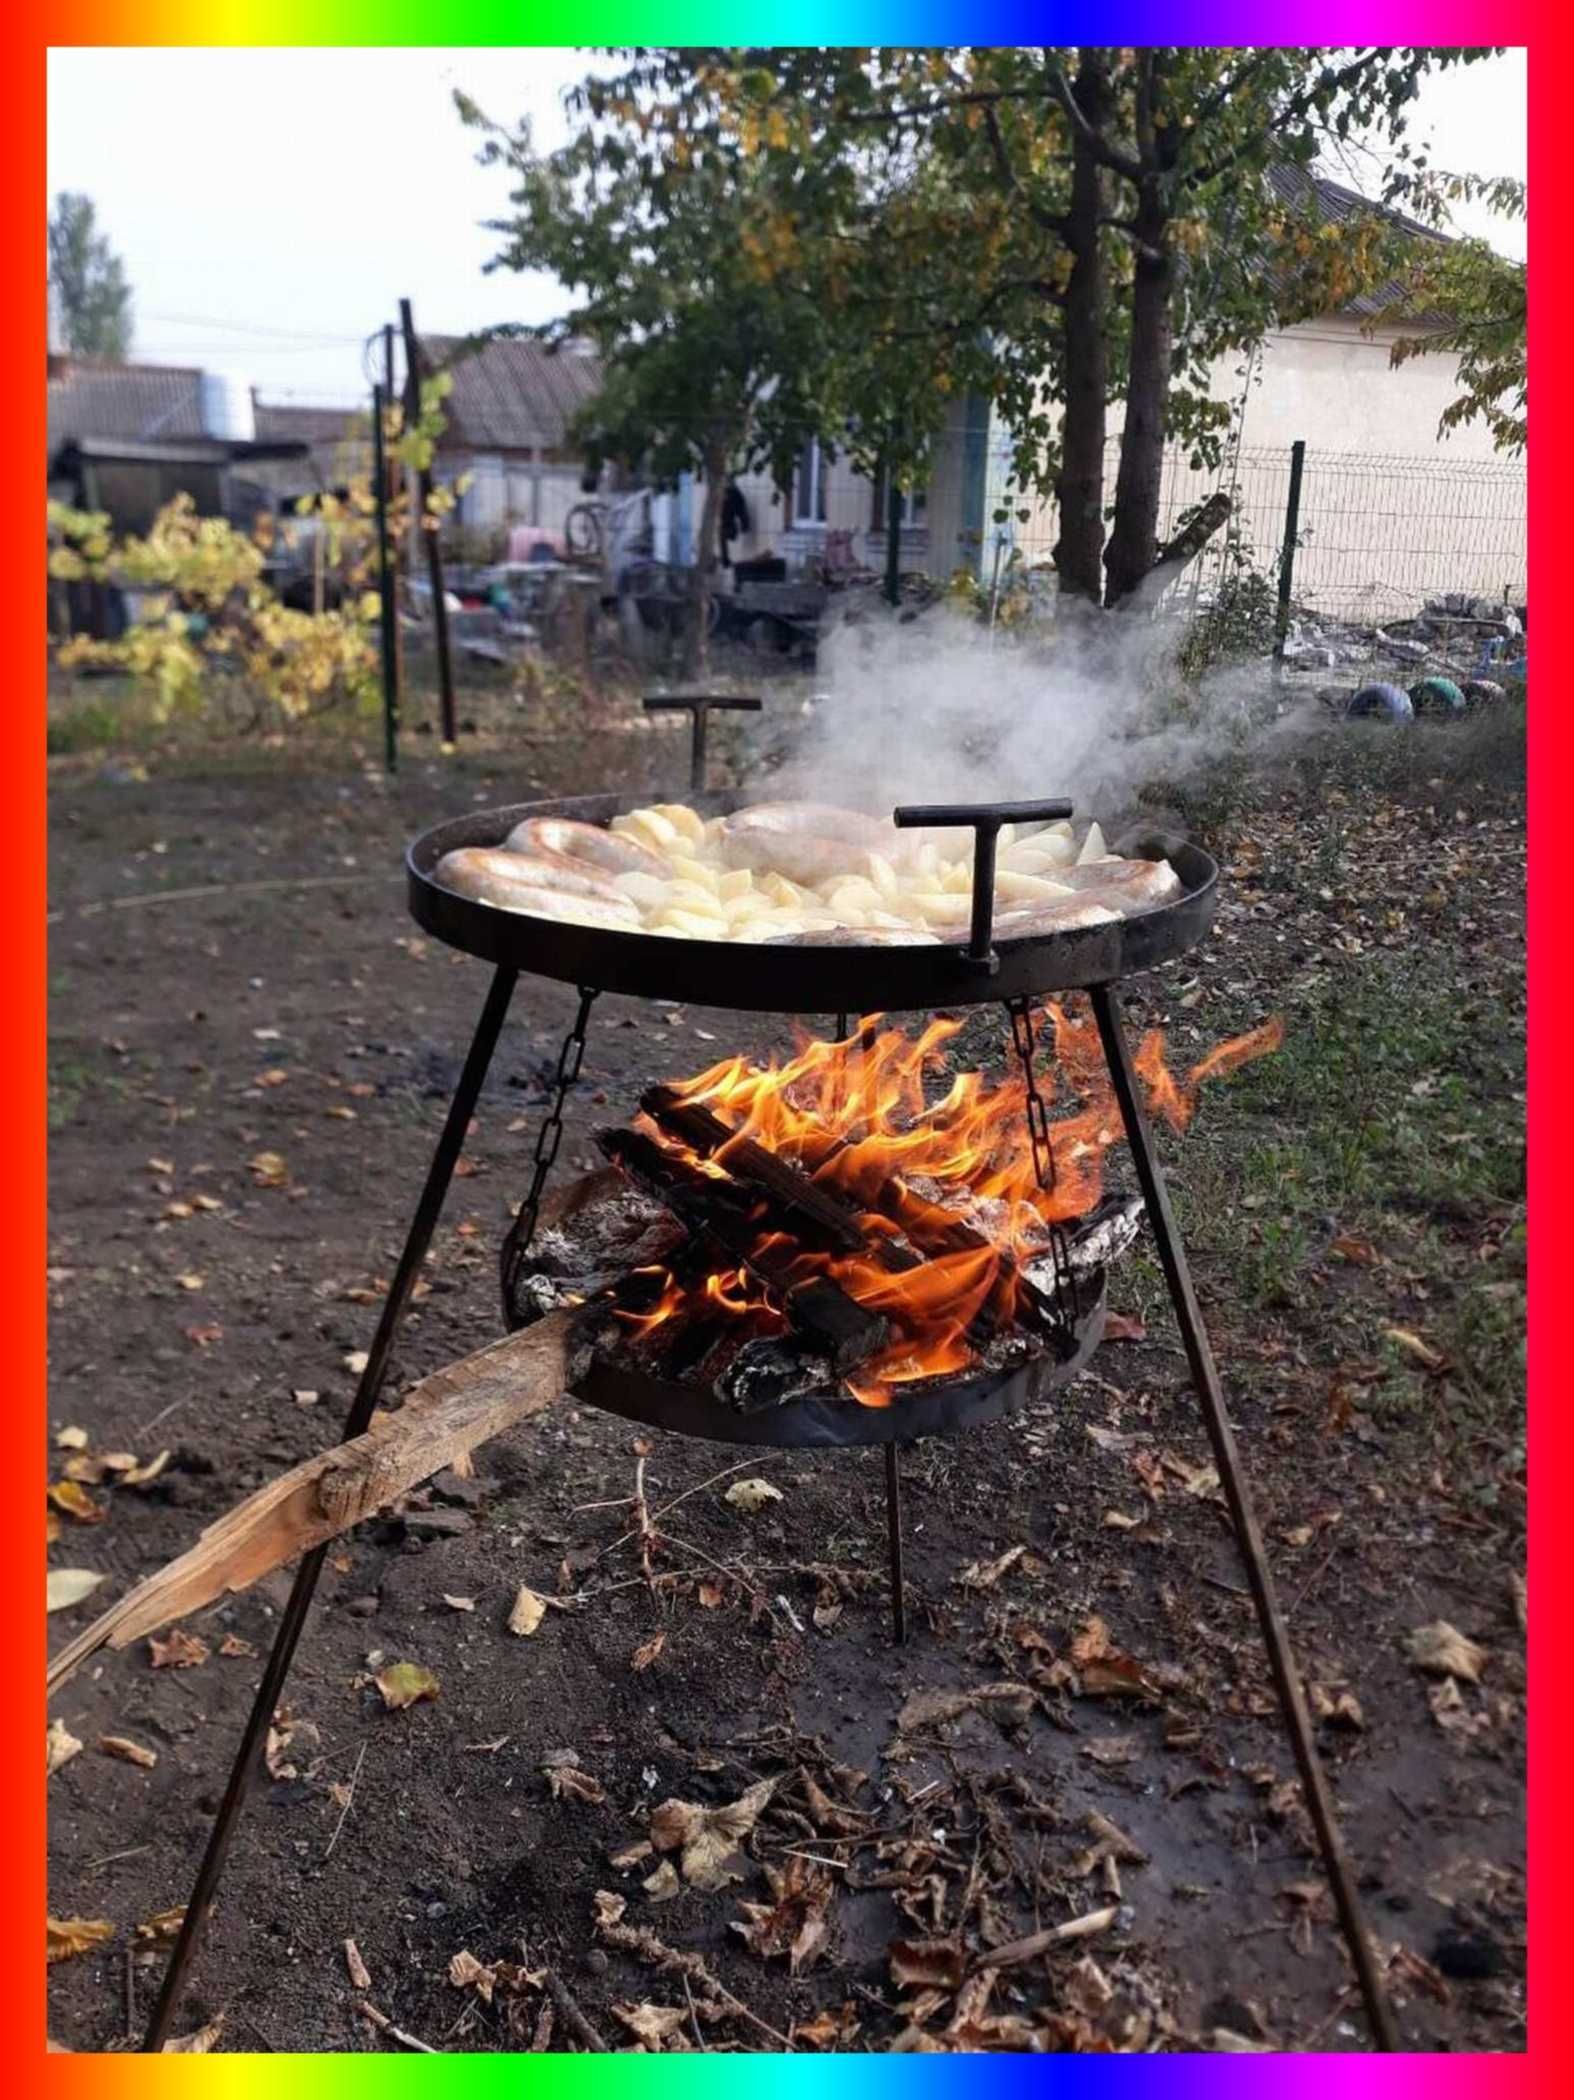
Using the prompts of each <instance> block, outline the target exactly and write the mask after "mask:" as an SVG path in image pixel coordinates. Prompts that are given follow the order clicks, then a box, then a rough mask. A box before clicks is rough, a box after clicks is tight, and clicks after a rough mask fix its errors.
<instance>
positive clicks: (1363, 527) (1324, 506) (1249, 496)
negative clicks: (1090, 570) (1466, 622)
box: [731, 427, 1527, 626]
mask: <svg viewBox="0 0 1574 2100" xmlns="http://www.w3.org/2000/svg"><path fill="white" fill-rule="evenodd" d="M1117 457H1118V444H1117V442H1116V441H1112V442H1111V445H1110V456H1109V461H1108V466H1107V471H1106V475H1105V487H1106V490H1107V491H1108V492H1109V493H1110V494H1111V495H1113V490H1114V486H1115V467H1116V460H1117ZM1290 475H1291V448H1290V447H1289V446H1288V445H1285V446H1284V447H1282V448H1278V447H1275V448H1271V449H1264V448H1257V449H1250V448H1232V449H1230V450H1227V451H1226V453H1225V456H1224V457H1223V459H1222V460H1221V461H1220V463H1219V464H1218V465H1217V466H1214V467H1197V466H1194V465H1192V463H1191V462H1190V460H1189V459H1188V457H1187V455H1186V453H1185V451H1184V450H1183V449H1182V448H1180V447H1178V446H1177V447H1172V448H1170V450H1169V451H1168V453H1167V454H1166V457H1165V462H1164V475H1163V482H1162V488H1161V497H1160V507H1159V539H1160V542H1161V544H1162V543H1163V542H1166V541H1168V540H1170V539H1172V538H1173V537H1174V535H1175V534H1176V532H1177V531H1178V530H1179V529H1180V527H1181V526H1182V525H1183V524H1184V522H1185V521H1186V519H1187V518H1188V516H1189V515H1190V514H1191V513H1192V512H1193V511H1195V509H1196V508H1197V507H1198V506H1199V505H1200V504H1201V503H1203V502H1204V501H1205V499H1206V498H1207V497H1209V496H1210V495H1212V494H1214V493H1215V492H1216V491H1219V490H1222V491H1224V492H1225V493H1227V494H1228V495H1229V496H1230V498H1231V513H1230V519H1229V523H1228V526H1227V527H1226V528H1225V529H1224V530H1222V531H1220V532H1219V533H1217V534H1215V536H1214V537H1213V539H1212V540H1211V541H1210V542H1209V543H1208V545H1207V547H1206V549H1205V550H1204V552H1203V554H1202V555H1201V556H1200V557H1199V558H1198V559H1197V560H1196V561H1194V562H1193V563H1192V565H1191V567H1190V569H1189V570H1188V572H1187V573H1186V575H1185V577H1184V579H1183V581H1182V584H1181V586H1180V588H1179V590H1178V591H1177V592H1176V593H1175V602H1174V609H1175V610H1177V611H1183V612H1184V611H1187V610H1190V611H1192V612H1200V611H1202V610H1205V609H1206V608H1207V607H1209V606H1210V605H1212V604H1215V603H1217V602H1218V600H1219V598H1220V596H1221V594H1223V593H1224V592H1225V591H1226V589H1227V587H1228V586H1229V585H1230V584H1231V582H1232V581H1235V580H1237V579H1238V578H1239V577H1240V576H1241V575H1242V574H1243V573H1244V572H1246V571H1248V570H1256V571H1258V572H1261V573H1262V574H1264V575H1267V576H1268V577H1270V578H1273V579H1277V577H1278V574H1279V570H1280V564H1281V562H1282V560H1283V556H1284V548H1285V537H1286V530H1287V524H1286V520H1287V506H1288V501H1289V494H1290ZM748 495H749V499H750V507H751V511H752V513H753V518H752V529H751V531H750V532H749V533H748V535H746V536H745V537H744V538H743V539H742V540H741V541H740V543H739V544H738V546H737V547H735V548H734V549H732V550H731V551H732V552H733V554H734V556H735V558H741V559H743V560H744V561H745V562H761V561H763V562H765V563H767V564H771V565H775V564H778V563H779V564H781V565H782V567H783V568H784V570H785V571H786V573H787V574H789V575H796V574H801V573H816V574H819V573H824V574H826V575H828V576H830V577H831V578H832V579H834V578H836V577H837V576H838V575H840V574H847V573H860V572H861V573H865V574H870V575H878V574H880V573H882V572H883V570H884V567H885V560H886V551H887V538H886V522H887V504H886V496H885V492H884V491H883V490H881V489H880V488H879V487H878V486H877V485H875V484H874V483H872V482H870V481H869V480H867V479H865V478H863V477H861V476H859V475H856V474H854V473H853V472H852V470H851V469H850V468H849V467H847V466H846V465H845V463H844V462H841V461H830V462H826V463H824V464H821V465H818V466H817V467H816V468H815V471H813V472H808V473H802V474H800V475H799V476H798V477H797V478H796V480H795V482H794V483H793V484H792V485H790V486H789V488H788V489H787V490H786V491H782V490H778V489H775V488H773V487H771V486H770V485H769V484H767V483H765V482H764V481H763V480H762V481H760V482H759V483H758V484H756V485H754V486H752V487H751V488H750V489H749V490H748ZM1001 513H1003V514H1004V515H1003V516H1002V515H1001ZM1055 538H1056V520H1055V513H1054V507H1053V504H1052V503H1051V502H1049V501H1046V500H1043V499H1038V498H1033V497H1024V496H1021V495H1019V494H1015V493H1013V492H1012V490H1011V487H1010V452H1009V439H1007V438H1006V437H1005V436H1004V434H1003V433H1001V432H1000V430H999V429H998V428H997V427H990V428H988V429H979V430H972V429H955V430H952V431H950V432H948V433H947V444H946V446H945V448H944V450H943V451H942V453H941V454H940V455H939V456H938V457H937V460H936V463H935V468H934V472H933V475H932V478H931V481H930V484H929V486H928V488H927V489H925V490H923V491H921V492H918V493H916V494H914V495H910V496H908V497H907V498H905V499H904V504H903V516H902V525H901V539H900V550H899V552H900V567H901V568H902V569H903V570H904V571H915V570H916V571H924V572H927V573H928V574H929V575H930V576H932V577H936V578H944V577H946V576H949V575H950V574H952V573H953V572H954V571H955V570H956V569H958V568H960V567H971V568H973V569H974V570H975V571H976V572H977V573H978V574H979V575H980V576H981V577H982V579H983V581H984V582H985V584H986V585H987V584H988V583H989V581H990V579H991V576H992V574H994V573H997V572H998V571H999V570H1000V569H1001V568H1002V567H1004V566H1005V565H1006V564H1008V563H1011V562H1015V563H1018V564H1025V565H1027V566H1028V567H1030V568H1048V567H1049V566H1050V565H1051V564H1052V560H1053V550H1054V545H1055ZM1295 539H1296V546H1295V560H1294V564H1293V600H1294V604H1295V608H1296V611H1297V613H1298V614H1302V615H1306V616H1310V617H1311V618H1312V619H1313V620H1317V621H1326V622H1329V623H1337V624H1343V625H1348V626H1377V625H1381V624H1383V623H1385V622H1388V621H1392V620H1399V619H1404V618H1408V617H1411V616H1413V615H1415V614H1418V613H1420V612H1421V611H1422V610H1423V608H1424V607H1425V606H1426V605H1428V604H1429V603H1431V602H1433V601H1435V600H1437V599H1439V598H1441V597H1443V596H1445V595H1451V594H1458V595H1462V596H1468V597H1471V598H1479V599H1490V600H1492V601H1494V602H1495V603H1498V604H1508V605H1515V606H1518V605H1523V604H1524V602H1525V595H1526V555H1527V535H1526V477H1525V470H1524V467H1523V465H1522V464H1516V463H1513V462H1506V461H1494V460H1465V459H1459V458H1450V457H1449V456H1448V455H1447V453H1446V451H1444V450H1443V449H1442V448H1439V450H1438V452H1437V453H1436V454H1397V453H1396V454H1392V455H1385V454H1375V453H1358V452H1341V451H1336V450H1333V449H1331V448H1324V447H1322V446H1319V445H1316V444H1312V443H1309V444H1308V445H1307V448H1306V457H1305V464H1304V469H1303V473H1302V480H1301V491H1300V506H1299V519H1298V524H1297V528H1296V534H1295Z"/></svg>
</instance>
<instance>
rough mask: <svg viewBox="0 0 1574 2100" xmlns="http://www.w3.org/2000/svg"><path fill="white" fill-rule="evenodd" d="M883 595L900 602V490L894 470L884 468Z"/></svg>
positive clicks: (890, 602)
mask: <svg viewBox="0 0 1574 2100" xmlns="http://www.w3.org/2000/svg"><path fill="white" fill-rule="evenodd" d="M885 595H886V601H887V603H888V604H891V605H900V604H901V602H902V491H901V490H900V488H899V487H898V486H897V481H896V470H895V468H894V466H888V467H887V468H886V470H885Z"/></svg>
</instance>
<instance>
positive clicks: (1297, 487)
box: [1273, 438, 1306, 675]
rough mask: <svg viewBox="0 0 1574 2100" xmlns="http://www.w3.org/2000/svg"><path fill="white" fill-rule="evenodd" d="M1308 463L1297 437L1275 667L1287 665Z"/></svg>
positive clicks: (1276, 625)
mask: <svg viewBox="0 0 1574 2100" xmlns="http://www.w3.org/2000/svg"><path fill="white" fill-rule="evenodd" d="M1305 465H1306V440H1305V438H1297V439H1296V441H1295V443H1294V444H1293V445H1292V446H1291V447H1290V493H1289V496H1288V497H1287V498H1286V500H1285V506H1284V551H1283V552H1282V553H1281V555H1280V556H1279V610H1278V612H1277V614H1276V615H1275V617H1274V623H1273V663H1274V671H1275V674H1276V675H1277V673H1278V672H1280V671H1282V670H1283V668H1284V644H1285V640H1286V637H1287V636H1288V634H1289V631H1290V585H1291V582H1292V580H1293V579H1294V576H1295V542H1296V538H1297V535H1298V534H1299V532H1300V526H1301V469H1302V468H1303V467H1304V466H1305Z"/></svg>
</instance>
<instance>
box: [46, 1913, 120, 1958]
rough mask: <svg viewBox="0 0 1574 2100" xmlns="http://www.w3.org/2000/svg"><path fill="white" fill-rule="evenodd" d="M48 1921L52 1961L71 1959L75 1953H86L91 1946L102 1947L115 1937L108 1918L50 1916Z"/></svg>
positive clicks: (49, 1950)
mask: <svg viewBox="0 0 1574 2100" xmlns="http://www.w3.org/2000/svg"><path fill="white" fill-rule="evenodd" d="M47 1922H48V1928H49V1937H48V1957H47V1958H48V1959H49V1960H50V1961H51V1962H56V1961H70V1960H71V1958H72V1957H73V1955H77V1954H86V1953H87V1951H88V1949H89V1948H90V1947H101V1946H102V1945H103V1944H104V1942H105V1940H112V1939H113V1938H114V1937H115V1928H114V1926H113V1925H111V1923H110V1922H109V1920H108V1918H50V1919H49V1920H48V1921H47Z"/></svg>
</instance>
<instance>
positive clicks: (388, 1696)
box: [372, 1662, 441, 1712]
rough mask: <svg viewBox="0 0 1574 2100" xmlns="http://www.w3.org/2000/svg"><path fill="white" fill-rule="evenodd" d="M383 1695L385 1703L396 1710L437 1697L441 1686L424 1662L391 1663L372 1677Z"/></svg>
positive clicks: (417, 1704)
mask: <svg viewBox="0 0 1574 2100" xmlns="http://www.w3.org/2000/svg"><path fill="white" fill-rule="evenodd" d="M372 1682H373V1683H374V1684H375V1685H376V1687H377V1689H378V1690H379V1691H380V1692H381V1693H382V1695H383V1704H384V1706H386V1707H389V1708H390V1709H392V1710H393V1711H394V1712H398V1711H399V1710H400V1709H402V1708H403V1707H406V1706H419V1705H420V1703H421V1701H422V1700H423V1699H435V1698H436V1697H437V1694H438V1692H439V1691H440V1689H441V1687H440V1685H439V1684H438V1681H437V1679H436V1678H435V1677H434V1676H433V1675H432V1673H431V1671H430V1670H429V1669H427V1667H426V1665H425V1664H424V1663H412V1662H403V1663H390V1664H389V1665H388V1667H387V1669H386V1670H379V1671H378V1673H377V1675H376V1676H375V1677H374V1678H373V1679H372Z"/></svg>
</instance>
